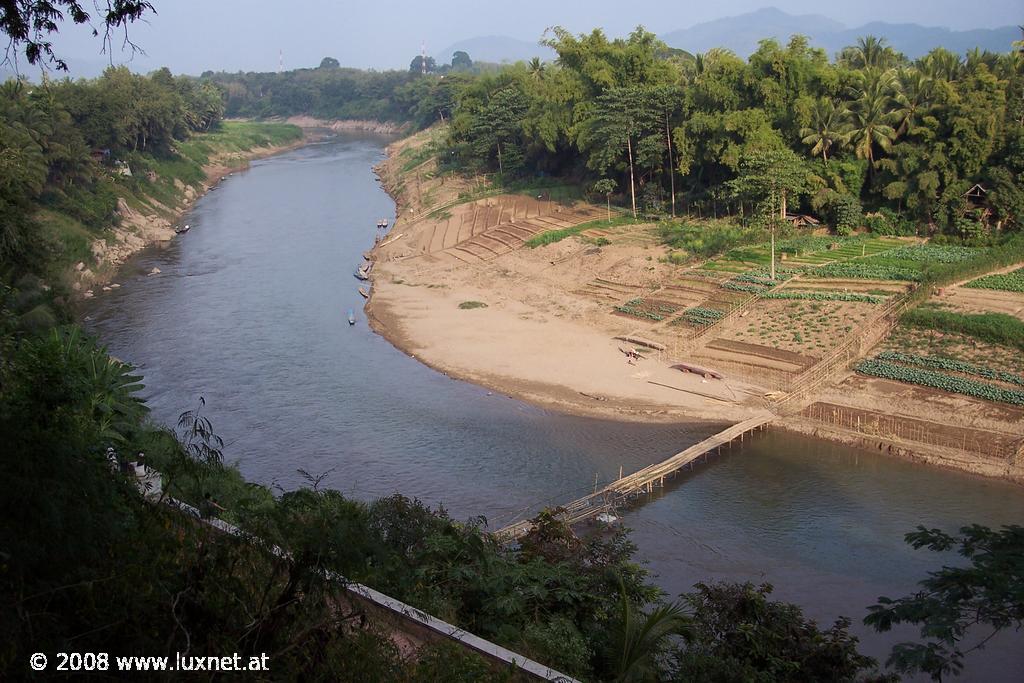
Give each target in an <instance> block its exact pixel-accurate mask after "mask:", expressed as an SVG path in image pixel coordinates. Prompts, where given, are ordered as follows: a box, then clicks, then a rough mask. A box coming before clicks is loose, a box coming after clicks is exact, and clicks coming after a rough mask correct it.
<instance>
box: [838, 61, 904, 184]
mask: <svg viewBox="0 0 1024 683" xmlns="http://www.w3.org/2000/svg"><path fill="white" fill-rule="evenodd" d="M895 86H896V76H895V74H894V73H893V72H892V70H887V71H881V70H879V69H866V70H864V71H863V72H862V73H861V75H860V84H859V88H858V89H857V97H856V99H854V100H853V101H852V102H851V103H850V105H849V112H850V125H851V126H852V129H851V131H850V141H851V142H852V144H853V151H854V153H855V154H856V155H857V158H858V159H867V161H868V173H869V174H870V173H872V172H873V168H874V166H875V160H876V154H875V149H876V148H877V149H880V150H882V151H883V152H888V151H889V150H890V149H891V148H892V141H893V139H894V138H895V137H896V130H895V129H894V128H893V127H892V125H890V122H891V121H892V92H893V91H894V90H895Z"/></svg>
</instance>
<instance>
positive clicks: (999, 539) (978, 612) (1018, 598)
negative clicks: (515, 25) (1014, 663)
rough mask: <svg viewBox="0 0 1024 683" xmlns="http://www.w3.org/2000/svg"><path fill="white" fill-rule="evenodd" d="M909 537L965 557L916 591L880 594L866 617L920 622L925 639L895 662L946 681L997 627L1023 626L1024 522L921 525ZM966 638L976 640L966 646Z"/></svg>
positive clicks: (880, 623)
mask: <svg viewBox="0 0 1024 683" xmlns="http://www.w3.org/2000/svg"><path fill="white" fill-rule="evenodd" d="M906 540H907V543H909V544H910V545H912V546H913V547H914V548H917V549H920V548H928V549H929V550H932V551H934V552H940V553H948V552H950V551H951V550H954V549H956V551H957V553H958V554H959V555H960V556H961V557H963V558H964V559H965V560H966V562H964V563H957V564H956V565H955V566H949V565H944V566H943V567H942V569H939V570H937V571H933V572H929V574H928V578H927V579H925V580H923V581H921V582H920V586H921V589H920V590H919V591H917V592H916V593H913V594H911V595H908V596H906V597H902V598H897V599H892V598H885V597H883V598H879V604H877V605H874V606H872V607H871V608H870V609H871V614H870V615H869V616H868V617H867V618H866V619H865V620H864V621H865V623H867V624H868V625H870V626H873V627H874V628H875V629H877V630H879V631H888V630H890V629H891V628H892V627H893V626H895V625H897V624H914V625H917V626H919V627H920V632H921V637H922V638H923V639H924V640H925V642H923V643H902V644H900V645H897V646H896V647H894V648H893V651H892V655H891V656H890V657H889V664H890V665H891V666H893V667H894V668H895V669H896V670H897V671H899V672H900V673H910V672H917V671H920V672H923V673H926V674H928V675H930V676H931V678H932V680H935V681H940V680H943V678H944V677H946V676H947V675H948V674H952V675H958V674H959V673H961V671H962V670H963V668H964V658H965V656H966V655H967V654H968V653H970V652H971V651H973V650H980V649H982V648H983V647H984V646H985V643H986V642H987V641H988V639H989V638H991V637H992V636H993V635H995V634H996V633H998V632H999V631H1001V630H1003V629H1015V630H1016V631H1017V632H1020V629H1021V626H1024V527H1021V526H1018V525H1011V526H1004V527H1002V528H1001V529H989V528H986V527H982V526H978V525H973V526H968V527H963V528H962V529H960V533H959V534H958V535H955V536H954V535H951V534H947V533H944V532H942V531H940V530H938V529H926V528H925V527H918V529H917V531H914V532H912V533H909V534H907V537H906ZM979 628H980V629H982V630H981V631H979V630H978V629H979ZM968 638H974V639H975V640H976V642H975V643H974V644H973V645H971V647H964V641H965V640H967V639H968Z"/></svg>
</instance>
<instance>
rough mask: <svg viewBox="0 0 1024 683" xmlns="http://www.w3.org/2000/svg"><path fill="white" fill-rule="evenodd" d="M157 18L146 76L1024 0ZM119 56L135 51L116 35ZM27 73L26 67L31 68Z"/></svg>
mask: <svg viewBox="0 0 1024 683" xmlns="http://www.w3.org/2000/svg"><path fill="white" fill-rule="evenodd" d="M152 2H153V4H154V6H155V7H156V10H157V14H156V15H155V16H154V15H151V16H150V17H149V20H148V23H147V24H138V25H135V26H134V27H132V29H131V37H132V39H133V40H134V41H135V42H137V43H138V44H139V45H141V46H142V47H143V48H144V49H145V50H146V52H147V56H146V57H138V56H137V57H136V58H135V61H134V63H133V64H132V67H133V69H135V70H137V71H149V70H151V69H154V68H157V67H159V66H168V67H170V68H171V70H172V71H174V72H175V73H193V74H198V73H201V72H202V71H205V70H207V69H213V70H221V69H224V70H228V71H236V70H239V69H241V70H245V71H250V70H251V71H272V70H276V69H277V62H278V51H279V50H281V51H283V53H284V66H285V68H286V69H289V68H298V67H313V66H316V65H317V64H319V63H320V59H321V58H322V57H325V56H332V57H336V58H337V59H338V60H339V61H340V62H341V63H342V65H344V66H355V67H363V68H366V67H373V68H379V69H383V68H404V67H406V66H407V65H408V64H409V61H410V60H411V59H412V57H413V56H415V55H416V54H418V53H419V51H420V44H421V43H423V42H425V43H426V45H427V52H428V54H436V53H439V52H441V51H442V50H444V49H445V48H446V47H448V46H449V45H450V44H452V43H454V42H456V41H459V40H462V39H464V38H472V37H476V36H486V35H506V36H510V37H513V38H519V39H523V40H530V41H535V40H537V39H538V38H539V37H540V35H541V33H543V31H544V29H545V28H546V27H548V26H554V25H561V26H564V27H566V28H568V29H570V30H572V31H573V32H582V31H589V30H590V29H591V28H594V27H602V28H604V29H605V31H606V32H608V33H609V34H612V35H623V34H625V33H628V32H629V31H630V30H631V29H633V28H634V27H635V26H636V25H637V24H643V25H644V26H645V27H646V28H647V29H648V30H650V31H653V32H654V33H658V34H662V33H666V32H668V31H673V30H675V29H679V28H686V27H689V26H692V25H693V24H697V23H700V22H703V21H708V20H710V19H716V18H720V17H725V16H732V15H736V14H742V13H744V12H749V11H752V10H755V9H758V8H761V7H765V6H774V7H778V8H779V9H782V10H784V11H786V12H789V13H790V14H822V15H825V16H828V17H830V18H832V19H835V20H837V21H839V22H842V23H844V24H846V25H847V26H849V27H854V26H857V25H860V24H864V23H867V22H869V21H887V22H894V23H899V22H913V23H918V24H923V25H928V26H946V27H950V28H954V29H968V28H992V27H996V26H1006V25H1011V24H1021V23H1024V2H1022V0H973V1H972V2H970V3H965V2H964V1H963V0H929V1H920V0H918V1H913V0H911V1H910V2H906V1H904V2H893V0H857V1H856V2H843V3H834V4H833V3H826V2H821V1H820V0H817V1H816V0H774V1H773V0H718V1H717V2H706V1H703V2H694V1H693V0H673V1H672V2H657V1H655V2H650V1H649V2H641V3H637V2H623V0H515V1H513V2H508V1H503V2H490V1H489V0H426V1H413V0H369V1H368V2H367V1H365V0H364V1H362V2H337V1H332V0H291V1H290V2H273V3H269V2H253V1H252V0H152ZM115 43H116V45H115V50H114V52H113V56H114V60H115V62H119V61H123V60H124V59H126V58H127V57H126V55H125V54H124V53H122V52H121V51H120V40H115ZM55 46H56V48H57V50H58V51H59V53H60V54H62V55H65V56H66V57H67V58H69V62H70V63H71V64H72V67H73V68H74V64H75V62H76V61H78V63H79V64H81V65H83V66H92V67H93V69H92V70H94V69H95V68H96V67H97V66H98V65H100V64H102V63H103V62H105V61H107V57H105V56H104V55H102V54H100V44H99V41H98V40H96V39H94V38H92V37H91V36H89V35H88V32H87V31H85V30H83V29H81V28H79V29H78V30H65V31H63V32H62V33H61V34H60V35H59V36H58V37H57V38H56V39H55ZM22 67H23V70H24V65H22Z"/></svg>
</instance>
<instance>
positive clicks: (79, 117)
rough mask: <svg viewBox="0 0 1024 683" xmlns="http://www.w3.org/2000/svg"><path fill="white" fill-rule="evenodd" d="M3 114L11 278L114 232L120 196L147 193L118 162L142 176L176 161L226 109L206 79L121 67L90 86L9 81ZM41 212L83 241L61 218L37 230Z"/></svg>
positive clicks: (4, 239)
mask: <svg viewBox="0 0 1024 683" xmlns="http://www.w3.org/2000/svg"><path fill="white" fill-rule="evenodd" d="M0 110H2V111H3V117H2V122H0V259H2V261H3V263H4V276H5V277H6V278H7V279H8V281H13V280H14V279H17V278H18V277H20V276H22V275H24V274H25V273H28V272H36V273H38V272H43V271H44V270H45V266H46V264H47V263H48V262H51V261H55V260H60V252H62V251H71V252H73V254H72V255H73V256H77V255H80V254H81V251H82V249H81V247H80V243H78V244H76V243H75V241H74V240H75V239H79V240H83V239H84V241H85V242H88V237H89V236H92V237H93V238H95V237H96V236H98V234H100V233H101V232H102V230H103V229H105V228H108V227H110V226H111V225H112V224H113V223H114V221H115V216H114V211H115V209H116V207H117V201H118V198H119V197H120V196H126V195H129V194H143V192H141V190H140V188H141V187H142V185H140V184H145V183H146V180H145V178H144V177H143V178H139V177H132V178H127V177H125V176H123V175H121V173H119V170H120V168H118V167H116V166H115V161H123V162H129V163H131V164H135V165H136V171H137V174H138V175H140V176H144V172H145V170H146V167H147V165H149V166H152V165H154V162H153V160H156V159H173V158H174V156H175V151H174V148H175V144H176V143H177V142H179V141H181V140H183V139H185V138H187V137H188V136H189V135H190V134H191V133H192V132H195V131H205V130H209V129H210V128H212V127H214V126H216V125H217V124H218V122H219V121H220V118H221V115H222V113H223V105H222V103H221V96H220V92H219V91H218V90H217V89H216V88H215V87H213V86H212V85H210V84H209V83H199V82H198V81H195V80H192V79H188V78H175V77H173V76H172V75H171V74H170V72H168V71H167V70H166V69H163V70H160V71H158V72H155V73H154V74H153V75H152V76H150V77H144V76H137V75H134V74H132V73H130V72H129V71H128V70H127V69H124V68H118V69H109V70H108V71H107V72H106V74H104V76H103V77H102V78H99V79H96V80H94V81H70V80H64V81H59V82H53V81H50V82H47V83H45V84H44V85H42V86H33V87H30V86H29V85H28V84H27V83H25V82H24V81H8V82H6V83H5V84H3V86H0ZM136 162H138V163H136ZM42 208H45V209H49V210H51V211H52V212H56V213H58V214H61V215H63V216H65V217H66V218H67V219H68V220H69V221H71V222H72V224H73V225H77V226H78V233H79V234H80V235H81V236H82V237H79V236H78V235H76V234H75V231H74V230H73V229H67V230H60V229H59V228H60V227H61V224H60V223H59V222H58V223H57V225H56V227H57V228H58V229H54V225H53V222H52V221H50V225H49V226H48V228H47V227H42V226H41V225H40V221H39V220H37V218H40V217H42V218H44V219H45V218H46V217H47V214H42V215H41V216H40V215H38V211H39V209H42ZM44 222H46V221H44ZM86 253H87V249H86Z"/></svg>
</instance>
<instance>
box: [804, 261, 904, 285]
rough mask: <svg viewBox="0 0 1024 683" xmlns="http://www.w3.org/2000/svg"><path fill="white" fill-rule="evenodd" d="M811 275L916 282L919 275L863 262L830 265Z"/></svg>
mask: <svg viewBox="0 0 1024 683" xmlns="http://www.w3.org/2000/svg"><path fill="white" fill-rule="evenodd" d="M811 274H812V275H815V276H817V277H824V278H854V279H858V280H908V281H911V282H916V281H918V280H920V279H921V273H920V272H918V271H916V270H910V269H908V268H899V267H896V266H887V265H881V264H872V263H868V262H864V261H852V262H846V263H830V264H829V265H827V266H822V267H821V268H815V269H814V270H812V271H811Z"/></svg>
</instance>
